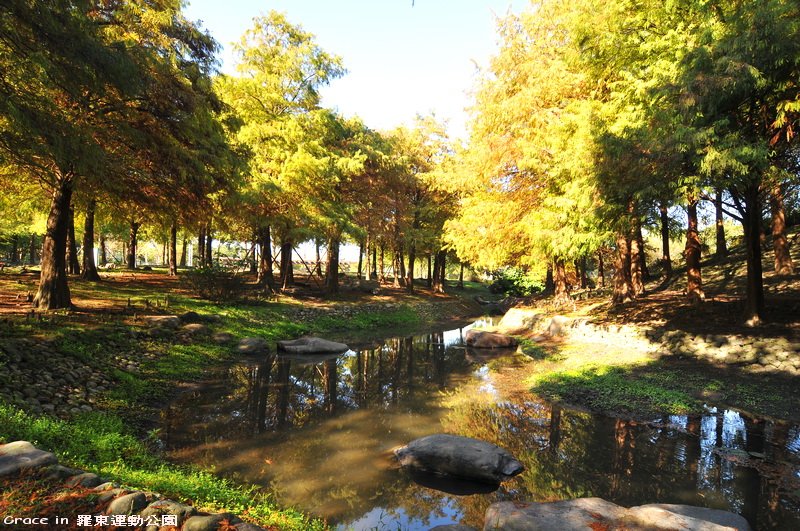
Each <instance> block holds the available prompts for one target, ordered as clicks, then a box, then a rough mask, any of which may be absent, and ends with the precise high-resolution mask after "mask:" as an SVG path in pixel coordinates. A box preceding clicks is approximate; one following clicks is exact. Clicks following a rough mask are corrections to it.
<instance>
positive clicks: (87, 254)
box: [81, 199, 100, 282]
mask: <svg viewBox="0 0 800 531" xmlns="http://www.w3.org/2000/svg"><path fill="white" fill-rule="evenodd" d="M96 207H97V201H95V200H94V199H90V200H89V204H88V205H87V206H86V219H85V220H84V222H83V274H82V275H81V277H82V278H83V279H84V280H92V281H95V282H97V281H99V280H100V275H99V274H98V273H97V266H96V265H95V263H94V211H95V208H96Z"/></svg>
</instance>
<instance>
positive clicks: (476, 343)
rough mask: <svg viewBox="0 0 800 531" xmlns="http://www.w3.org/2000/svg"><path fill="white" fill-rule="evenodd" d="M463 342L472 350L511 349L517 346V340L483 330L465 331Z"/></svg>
mask: <svg viewBox="0 0 800 531" xmlns="http://www.w3.org/2000/svg"><path fill="white" fill-rule="evenodd" d="M464 341H465V342H466V344H467V346H468V347H473V348H511V347H516V346H517V340H516V339H515V338H513V337H511V336H507V335H505V334H498V333H497V332H486V331H484V330H474V329H471V330H467V333H466V335H465V336H464Z"/></svg>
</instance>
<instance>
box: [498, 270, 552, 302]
mask: <svg viewBox="0 0 800 531" xmlns="http://www.w3.org/2000/svg"><path fill="white" fill-rule="evenodd" d="M492 277H493V278H494V282H492V284H491V285H490V286H489V291H491V292H492V293H505V294H506V295H514V296H517V297H527V296H529V295H534V294H536V293H541V292H542V291H544V284H543V283H542V281H541V280H540V279H539V278H536V277H533V276H531V275H530V274H529V273H528V272H527V271H525V270H524V269H521V268H518V267H507V268H505V269H501V270H499V271H496V272H494V273H493V274H492Z"/></svg>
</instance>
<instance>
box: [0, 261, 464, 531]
mask: <svg viewBox="0 0 800 531" xmlns="http://www.w3.org/2000/svg"><path fill="white" fill-rule="evenodd" d="M3 280H6V279H3ZM112 280H113V281H112V282H103V283H100V284H91V283H83V282H76V283H75V284H74V286H73V293H74V294H75V299H76V302H77V308H76V309H75V310H73V311H69V312H51V313H49V314H42V315H39V316H36V318H30V316H25V315H24V314H21V313H20V312H18V313H16V314H14V313H10V314H7V316H6V317H5V318H4V320H3V322H0V336H2V337H3V338H6V339H8V340H9V342H10V343H13V342H15V341H29V342H30V341H34V342H36V343H37V344H43V345H47V348H48V349H51V350H52V351H54V352H57V353H58V354H59V356H63V357H66V358H69V359H72V360H76V361H79V362H80V363H81V364H82V365H84V366H88V367H91V368H92V370H93V371H95V372H100V373H102V374H103V375H104V376H105V377H107V378H109V379H110V380H111V381H112V382H113V385H112V386H110V388H109V389H107V390H105V391H103V392H101V393H99V394H98V395H97V400H96V401H95V402H93V409H94V411H91V412H85V413H79V414H71V413H70V414H63V415H60V417H61V418H56V417H55V416H48V415H41V414H34V413H32V412H31V411H30V410H28V409H27V408H26V407H25V405H24V404H22V403H21V402H20V400H16V401H14V400H11V399H0V442H9V441H12V440H19V439H24V440H29V441H31V442H32V443H34V444H35V445H37V446H39V447H40V448H43V449H46V450H49V451H53V452H54V453H56V454H57V455H58V457H59V459H60V461H61V462H62V464H65V465H68V466H72V467H77V468H81V469H85V470H89V471H92V472H95V473H97V474H98V475H100V476H103V477H107V478H109V479H112V480H114V481H116V482H119V483H121V484H124V485H128V486H130V487H133V488H136V489H146V490H152V491H155V492H158V493H160V494H162V495H164V496H166V497H169V498H172V499H176V500H181V501H185V502H186V501H188V502H191V503H192V504H194V505H196V506H197V507H198V508H200V509H206V510H211V511H223V510H224V511H231V512H234V513H237V514H239V515H241V516H243V517H244V518H246V519H248V520H251V521H253V522H255V523H258V524H260V525H264V526H274V527H278V528H281V529H322V528H324V527H325V523H324V522H322V521H319V520H313V519H309V518H308V517H306V516H305V515H303V514H301V513H299V512H297V511H294V510H291V509H284V508H278V507H276V505H275V504H274V502H273V500H271V499H270V496H269V495H268V494H266V493H263V492H262V491H259V490H256V489H255V488H253V487H251V486H248V485H240V484H236V483H234V482H232V481H229V480H227V479H224V478H220V477H217V476H215V475H214V474H212V473H210V472H207V471H203V470H199V469H197V468H194V467H186V466H176V465H174V464H170V463H169V462H167V461H166V460H165V459H164V458H163V457H162V456H161V455H160V453H159V451H158V445H157V444H156V443H157V440H156V433H155V432H152V433H150V434H148V430H149V429H150V428H151V427H152V426H153V419H154V418H155V417H156V413H157V411H158V409H159V408H160V407H161V405H162V404H163V403H164V402H165V401H167V400H168V399H169V398H170V397H172V396H174V395H175V394H176V393H177V392H178V390H179V388H180V386H181V384H182V383H184V382H190V381H193V380H197V379H199V378H201V377H202V376H203V375H204V374H205V372H206V371H207V369H208V368H209V367H212V366H216V365H219V364H221V363H225V362H227V361H228V360H230V359H232V358H234V357H235V356H237V354H236V349H235V346H236V342H237V341H238V340H239V339H241V338H244V337H261V338H263V339H265V340H267V341H268V342H273V341H276V340H279V339H288V338H293V337H297V336H300V335H303V334H320V335H322V334H325V333H331V332H334V331H358V330H373V329H390V328H396V327H408V326H414V325H418V324H420V323H421V322H422V321H423V320H425V321H426V322H427V319H426V318H425V312H426V311H429V310H428V309H424V308H427V307H428V306H430V304H431V302H435V303H445V304H444V305H443V306H441V308H443V310H441V311H440V312H439V313H440V314H441V315H439V317H441V318H445V317H447V315H446V312H447V309H449V308H451V307H450V306H448V304H449V303H451V302H453V301H452V300H451V299H449V298H443V299H442V298H440V299H438V300H433V301H432V300H431V297H428V296H425V295H424V294H423V295H415V296H408V297H403V296H400V297H397V296H395V295H394V294H393V295H391V296H383V297H369V298H366V297H365V298H364V299H365V300H353V299H352V298H345V299H344V300H339V301H332V302H331V301H321V300H312V301H302V302H301V301H298V300H296V299H292V298H288V297H285V298H280V299H271V300H261V299H258V298H250V299H246V300H237V301H232V302H228V303H226V302H209V301H204V300H200V299H197V298H194V297H192V296H191V295H190V294H189V293H186V292H184V291H183V290H181V289H180V285H179V284H177V283H171V284H170V282H171V281H170V280H169V279H165V278H164V277H163V275H147V274H143V275H138V274H137V278H136V279H135V280H134V279H133V278H123V277H118V278H113V279H112ZM28 282H29V279H28V278H26V277H22V278H21V279H18V281H17V282H5V283H4V284H3V285H2V286H0V289H3V290H12V291H14V290H16V291H18V292H20V293H24V292H25V291H26V290H27V289H29V287H28V286H27V283H28ZM190 311H191V312H196V313H197V314H198V316H199V321H200V322H201V323H203V324H205V325H207V328H208V330H206V331H204V332H201V333H198V334H185V333H183V332H182V331H181V330H167V329H158V328H157V327H154V326H152V325H151V324H149V320H148V316H151V315H170V314H175V315H182V314H184V313H185V312H190ZM220 334H228V335H229V336H230V338H231V340H230V341H228V342H221V341H220V340H219V335H220ZM215 336H217V337H215ZM7 363H11V358H10V354H7V353H6V352H4V350H3V348H0V384H2V372H3V367H4V365H5V364H7ZM132 364H133V366H132ZM53 376H54V377H56V378H57V375H55V374H54V375H53ZM58 383H59V382H58V381H56V382H54V386H55V385H58ZM7 385H9V386H18V387H20V388H21V387H24V385H25V384H24V382H21V383H12V382H7ZM3 501H4V502H5V503H8V502H9V500H8V499H5V500H3Z"/></svg>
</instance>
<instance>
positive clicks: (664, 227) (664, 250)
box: [658, 203, 672, 278]
mask: <svg viewBox="0 0 800 531" xmlns="http://www.w3.org/2000/svg"><path fill="white" fill-rule="evenodd" d="M658 210H659V213H660V214H661V264H662V266H663V267H664V276H665V277H666V278H670V277H671V276H672V258H670V255H669V239H670V238H669V216H668V215H667V204H666V203H661V204H660V205H659V206H658Z"/></svg>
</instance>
